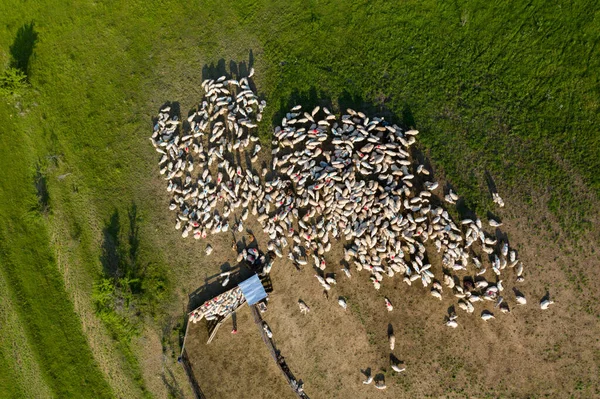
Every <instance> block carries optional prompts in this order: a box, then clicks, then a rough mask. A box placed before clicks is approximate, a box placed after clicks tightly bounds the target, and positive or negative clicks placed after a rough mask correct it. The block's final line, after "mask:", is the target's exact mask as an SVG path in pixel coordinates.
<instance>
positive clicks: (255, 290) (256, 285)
mask: <svg viewBox="0 0 600 399" xmlns="http://www.w3.org/2000/svg"><path fill="white" fill-rule="evenodd" d="M239 287H240V289H241V290H242V294H244V297H245V298H246V302H248V305H254V304H256V303H258V302H260V301H262V300H263V299H265V298H266V297H267V292H266V291H265V288H264V287H263V285H262V283H261V281H260V279H259V278H258V275H256V274H254V275H253V276H252V277H250V278H249V279H247V280H244V281H242V282H241V283H240V284H239Z"/></svg>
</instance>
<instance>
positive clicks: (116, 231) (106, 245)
mask: <svg viewBox="0 0 600 399" xmlns="http://www.w3.org/2000/svg"><path fill="white" fill-rule="evenodd" d="M127 217H128V222H129V226H128V229H127V235H126V241H125V240H124V231H123V228H122V225H121V216H120V214H119V210H118V209H115V211H114V212H113V214H112V215H111V217H110V219H109V221H108V223H107V225H106V226H105V227H104V229H103V230H102V236H103V238H104V239H103V241H102V253H101V255H100V262H101V263H102V268H103V272H104V275H105V276H106V277H112V278H116V279H119V278H122V277H128V278H130V279H137V278H139V277H140V275H141V274H142V273H143V270H141V269H140V268H139V265H138V257H139V246H140V239H139V226H138V222H139V216H138V208H137V205H136V204H135V203H132V204H131V206H130V208H129V209H128V210H127ZM131 288H132V291H134V292H136V291H139V288H140V287H138V286H137V284H133V285H132V286H131Z"/></svg>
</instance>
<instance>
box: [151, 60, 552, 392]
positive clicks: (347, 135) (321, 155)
mask: <svg viewBox="0 0 600 399" xmlns="http://www.w3.org/2000/svg"><path fill="white" fill-rule="evenodd" d="M252 73H253V72H251V74H250V76H249V77H248V78H242V79H240V80H235V79H227V78H226V77H221V78H219V79H216V80H206V81H204V82H203V83H202V87H203V89H204V90H205V95H204V98H203V101H202V103H201V105H200V107H199V109H198V111H196V112H193V113H192V114H191V115H190V117H189V118H188V119H187V122H188V123H186V126H185V128H183V129H181V121H180V120H179V119H178V116H177V115H176V114H175V113H174V112H173V110H172V109H171V108H170V107H164V108H162V109H161V110H160V113H159V116H158V119H157V123H156V124H155V126H154V133H153V135H152V138H151V140H152V143H153V145H154V146H155V148H156V150H157V151H158V152H160V153H161V154H162V158H161V160H160V162H159V167H160V173H161V174H162V175H164V176H165V180H166V182H167V190H168V191H169V192H170V193H172V195H173V198H172V201H171V204H170V209H171V210H172V211H173V212H174V213H175V217H174V226H175V228H176V229H178V230H181V231H182V237H184V238H185V237H187V236H188V235H189V234H192V236H193V237H194V238H195V239H199V238H200V237H202V238H204V237H206V236H207V235H208V234H217V233H220V232H226V231H228V230H229V229H232V231H239V232H241V231H243V230H244V224H245V223H246V221H247V218H248V216H249V214H252V215H253V216H254V217H255V218H256V220H258V222H259V223H260V225H261V226H262V229H263V231H264V232H265V233H266V234H267V235H268V237H269V241H268V243H267V248H268V250H269V251H270V252H271V253H272V254H274V256H276V257H280V258H281V257H287V258H289V259H290V260H291V262H293V263H294V264H295V265H296V266H297V267H298V268H301V267H302V266H304V265H307V264H309V263H312V265H313V266H314V269H315V271H316V272H317V273H316V274H315V276H316V281H317V282H318V283H319V284H320V285H321V286H322V288H323V290H324V291H325V292H328V291H330V290H331V288H332V285H335V284H337V283H338V280H339V278H338V277H337V275H336V271H337V270H340V269H339V263H336V264H330V263H328V262H327V261H326V259H325V256H324V255H325V253H327V252H329V251H330V250H331V249H332V247H333V244H334V243H335V242H337V241H342V242H343V243H344V256H343V261H342V267H341V271H342V272H343V276H344V278H352V277H353V276H354V274H355V273H356V274H358V273H363V274H367V275H368V280H369V281H370V284H372V286H373V288H374V289H375V290H379V289H380V287H381V285H382V284H386V280H388V279H393V278H400V279H402V281H403V282H405V283H406V284H407V285H409V286H410V285H413V284H420V285H422V287H423V288H425V289H427V290H429V292H430V293H431V296H432V297H433V298H436V299H439V300H441V299H442V298H443V297H444V296H445V295H452V296H454V297H455V298H456V300H457V305H458V307H459V308H460V309H462V310H464V311H465V312H467V313H473V312H474V311H475V306H476V305H477V302H487V301H489V302H491V303H493V304H494V307H495V308H498V309H499V311H500V312H502V313H508V312H510V310H511V306H512V305H511V302H512V303H513V304H516V305H525V304H526V303H527V300H526V299H525V296H524V295H523V294H522V293H521V292H520V291H519V290H517V289H516V288H514V289H513V291H514V294H513V295H507V294H506V292H507V291H506V290H505V288H504V286H505V282H508V281H510V282H511V283H513V282H514V283H520V282H522V281H524V272H523V264H522V263H521V261H520V260H519V259H518V257H517V253H516V251H514V250H512V249H511V248H510V246H509V244H508V243H507V242H502V241H500V240H498V239H497V238H496V234H495V230H496V229H497V228H498V227H499V226H501V223H500V222H499V221H497V220H494V219H489V220H488V221H487V223H485V224H484V222H482V221H481V220H480V219H477V218H474V219H464V220H460V221H458V222H456V221H455V220H453V218H452V217H451V216H450V214H449V213H448V211H447V210H446V208H445V206H446V204H455V203H456V202H457V201H458V199H459V197H458V195H457V194H456V193H454V192H453V191H452V190H448V191H447V192H445V193H443V192H442V187H440V186H439V184H438V182H436V181H435V180H434V179H433V178H432V175H431V170H429V169H428V167H426V166H425V165H423V164H421V163H419V162H417V160H416V159H415V157H414V156H413V153H412V148H413V145H414V144H415V142H416V137H417V135H418V131H416V130H403V129H402V128H400V127H399V126H397V125H394V124H390V123H388V122H387V121H386V120H384V119H383V118H377V117H369V116H367V115H365V114H363V113H362V112H359V111H354V110H352V109H347V110H346V113H345V114H343V115H341V117H338V116H337V115H336V114H334V113H333V112H331V111H330V110H328V109H327V108H325V107H322V108H321V107H318V106H317V107H315V108H314V109H309V110H305V109H303V108H302V106H301V105H297V106H295V107H293V108H292V109H291V110H290V111H289V112H288V113H287V115H285V117H284V118H283V120H282V121H281V124H280V126H277V127H276V128H275V130H274V132H273V141H272V149H271V161H270V167H268V166H267V164H264V163H263V164H262V165H261V167H260V168H256V169H255V168H254V166H253V164H254V163H256V161H257V160H258V156H259V153H260V151H261V146H260V144H259V140H258V136H257V128H258V123H259V122H260V120H261V119H262V112H263V110H264V108H265V106H266V103H265V101H264V100H263V101H259V99H258V97H257V96H256V94H255V93H254V91H253V90H252V88H251V83H252V82H251V76H252ZM205 136H206V137H205ZM264 158H265V159H268V156H264ZM241 159H245V161H246V167H243V166H242V163H243V162H241ZM437 194H439V196H438V195H437ZM440 198H441V199H440ZM493 200H494V202H495V203H496V204H497V205H498V206H500V207H502V206H504V202H503V200H502V198H500V196H499V195H498V193H493ZM486 224H487V226H486ZM488 226H489V228H488ZM428 248H429V250H433V251H437V253H439V256H440V257H441V259H442V265H441V267H439V266H438V267H436V268H433V267H432V265H431V260H430V256H429V254H428ZM211 251H212V248H211V247H210V246H208V247H207V253H210V252H211ZM285 252H287V254H286V255H284V253H285ZM244 256H246V254H244V253H243V252H242V253H240V254H239V258H240V259H242V258H243V257H244ZM272 265H273V259H271V260H269V261H268V262H266V263H265V265H264V269H263V272H264V273H269V271H270V269H271V267H272ZM459 274H460V275H462V276H471V275H474V276H475V277H474V278H469V277H465V278H462V279H461V278H460V277H459ZM338 302H339V304H340V306H341V307H342V308H344V309H346V307H347V303H346V299H345V298H342V297H340V298H339V300H338ZM551 303H552V301H550V300H548V299H546V300H545V301H542V303H541V307H542V309H545V308H547V307H548V305H550V304H551ZM385 305H386V307H387V309H388V310H389V311H391V310H392V309H393V306H392V303H391V301H390V299H388V298H386V303H385ZM299 306H300V310H301V311H302V313H308V312H309V310H310V308H309V307H308V305H306V303H305V302H303V301H299ZM481 318H482V319H483V320H485V321H487V320H490V319H493V318H495V315H494V314H493V313H492V312H490V311H489V310H482V312H481ZM445 323H446V325H447V326H448V327H451V328H456V327H457V326H458V321H457V315H456V314H455V313H451V314H449V315H448V316H447V317H446V321H445ZM394 341H395V338H394V337H393V334H392V336H390V348H391V349H392V350H393V347H394ZM392 367H393V369H394V370H396V371H398V372H400V371H403V370H404V368H400V367H399V366H398V365H397V364H394V365H392ZM394 367H395V368H394ZM371 381H372V378H370V377H369V378H368V379H367V381H365V383H370V382H371ZM376 387H377V388H380V389H384V388H385V382H383V381H378V382H376Z"/></svg>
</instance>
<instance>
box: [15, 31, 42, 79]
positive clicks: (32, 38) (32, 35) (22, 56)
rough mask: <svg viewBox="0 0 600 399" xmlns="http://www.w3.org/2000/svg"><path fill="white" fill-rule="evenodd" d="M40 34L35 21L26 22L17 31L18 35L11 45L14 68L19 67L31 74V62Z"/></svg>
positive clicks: (26, 73)
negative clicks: (36, 29)
mask: <svg viewBox="0 0 600 399" xmlns="http://www.w3.org/2000/svg"><path fill="white" fill-rule="evenodd" d="M37 40H38V34H37V32H36V31H35V24H34V22H33V21H32V22H30V23H28V24H25V25H23V26H21V27H20V28H19V30H18V31H17V36H16V37H15V40H14V41H13V44H12V45H11V46H10V55H11V58H12V60H11V64H10V66H11V67H13V68H17V69H19V70H20V71H21V72H23V73H24V74H25V75H26V76H29V62H30V61H31V56H32V55H33V50H34V48H35V45H36V42H37Z"/></svg>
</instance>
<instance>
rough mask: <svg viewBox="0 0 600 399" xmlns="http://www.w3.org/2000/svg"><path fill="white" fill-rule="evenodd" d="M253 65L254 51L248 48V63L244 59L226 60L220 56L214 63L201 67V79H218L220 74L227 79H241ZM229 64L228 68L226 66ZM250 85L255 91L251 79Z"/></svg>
mask: <svg viewBox="0 0 600 399" xmlns="http://www.w3.org/2000/svg"><path fill="white" fill-rule="evenodd" d="M253 65H254V53H253V52H252V49H250V51H249V54H248V63H246V61H235V60H230V61H229V62H226V61H225V59H224V58H221V59H219V60H218V61H217V63H216V65H215V63H214V62H213V63H210V64H205V65H204V66H203V67H202V80H206V79H218V78H220V77H221V76H225V77H226V78H227V79H231V78H235V79H238V80H239V79H241V78H244V77H247V76H248V74H249V73H250V69H251V68H252V66H253ZM227 66H229V68H227ZM248 83H250V87H251V88H252V90H254V91H256V87H253V84H252V81H251V80H250V81H249V82H248Z"/></svg>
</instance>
